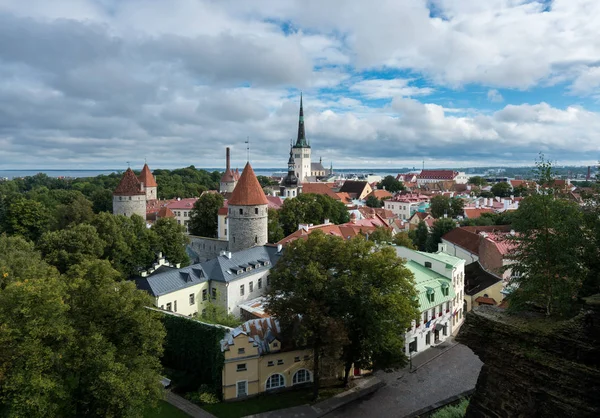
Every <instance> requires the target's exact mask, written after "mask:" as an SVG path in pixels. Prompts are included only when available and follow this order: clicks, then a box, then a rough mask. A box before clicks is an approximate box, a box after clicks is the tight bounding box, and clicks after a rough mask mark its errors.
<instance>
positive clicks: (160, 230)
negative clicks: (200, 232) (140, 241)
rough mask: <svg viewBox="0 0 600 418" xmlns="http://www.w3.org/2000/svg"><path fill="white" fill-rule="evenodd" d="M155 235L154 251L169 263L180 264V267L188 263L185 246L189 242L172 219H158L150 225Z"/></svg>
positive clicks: (181, 229) (181, 227) (181, 228)
mask: <svg viewBox="0 0 600 418" xmlns="http://www.w3.org/2000/svg"><path fill="white" fill-rule="evenodd" d="M151 229H152V231H153V232H154V233H155V234H156V249H157V251H160V252H162V253H163V255H164V257H165V258H166V259H167V260H169V261H170V262H171V263H175V264H181V267H184V266H187V265H188V264H189V263H190V258H189V257H188V255H187V252H186V251H185V246H186V245H187V244H188V243H189V242H190V240H189V238H188V237H187V236H186V235H185V234H184V228H183V226H181V225H179V224H177V221H176V220H175V219H172V218H160V219H159V220H157V221H156V222H154V224H153V225H152V228H151Z"/></svg>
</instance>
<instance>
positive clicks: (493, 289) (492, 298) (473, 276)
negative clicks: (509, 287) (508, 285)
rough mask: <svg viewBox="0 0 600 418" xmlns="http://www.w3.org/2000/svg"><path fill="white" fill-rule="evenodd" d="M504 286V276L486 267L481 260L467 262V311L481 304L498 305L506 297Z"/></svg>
mask: <svg viewBox="0 0 600 418" xmlns="http://www.w3.org/2000/svg"><path fill="white" fill-rule="evenodd" d="M503 288H504V286H503V281H502V277H501V276H497V275H495V274H492V273H490V272H489V271H487V270H486V269H484V268H483V266H482V265H481V263H480V262H479V261H475V262H474V263H470V264H467V265H466V266H465V302H466V304H467V307H466V312H469V311H471V309H473V308H474V307H476V306H479V305H493V306H496V305H498V304H499V303H500V302H501V301H502V299H503V298H504V295H503V294H502V289H503Z"/></svg>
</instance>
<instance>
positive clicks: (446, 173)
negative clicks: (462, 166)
mask: <svg viewBox="0 0 600 418" xmlns="http://www.w3.org/2000/svg"><path fill="white" fill-rule="evenodd" d="M439 181H453V182H455V183H458V184H466V183H467V182H468V181H469V177H468V176H467V175H466V174H465V173H462V172H458V171H454V170H422V171H421V172H420V173H419V174H418V175H417V184H418V185H419V186H420V185H422V184H426V183H437V182H439Z"/></svg>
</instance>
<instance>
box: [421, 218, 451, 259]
mask: <svg viewBox="0 0 600 418" xmlns="http://www.w3.org/2000/svg"><path fill="white" fill-rule="evenodd" d="M454 228H456V223H454V221H453V220H452V219H450V218H441V219H437V220H436V221H435V222H434V223H433V227H432V228H431V234H430V235H429V237H428V238H427V251H428V252H430V253H433V252H436V251H437V249H438V244H439V243H441V242H442V237H443V236H444V235H446V234H447V233H448V232H450V231H452V230H453V229H454Z"/></svg>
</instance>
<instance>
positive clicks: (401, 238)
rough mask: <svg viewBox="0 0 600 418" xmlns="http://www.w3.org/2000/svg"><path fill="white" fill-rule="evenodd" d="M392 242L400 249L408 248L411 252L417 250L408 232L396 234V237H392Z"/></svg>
mask: <svg viewBox="0 0 600 418" xmlns="http://www.w3.org/2000/svg"><path fill="white" fill-rule="evenodd" d="M392 241H393V242H394V244H395V245H398V246H400V247H406V248H410V249H411V250H416V249H417V248H416V247H415V244H414V242H413V240H412V239H411V238H410V235H409V233H408V232H398V233H397V234H396V235H394V238H393V240H392Z"/></svg>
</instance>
